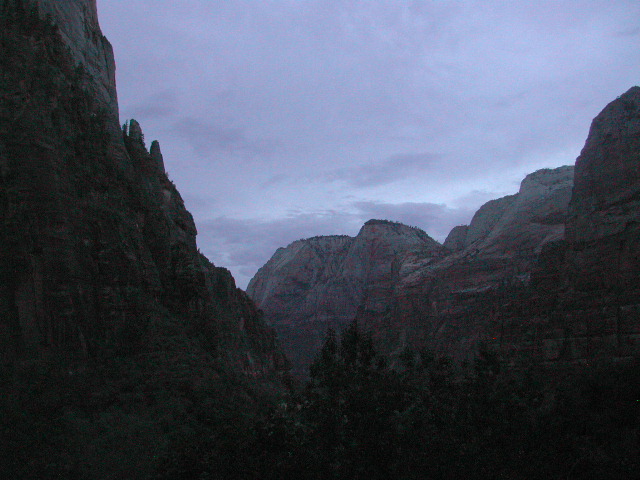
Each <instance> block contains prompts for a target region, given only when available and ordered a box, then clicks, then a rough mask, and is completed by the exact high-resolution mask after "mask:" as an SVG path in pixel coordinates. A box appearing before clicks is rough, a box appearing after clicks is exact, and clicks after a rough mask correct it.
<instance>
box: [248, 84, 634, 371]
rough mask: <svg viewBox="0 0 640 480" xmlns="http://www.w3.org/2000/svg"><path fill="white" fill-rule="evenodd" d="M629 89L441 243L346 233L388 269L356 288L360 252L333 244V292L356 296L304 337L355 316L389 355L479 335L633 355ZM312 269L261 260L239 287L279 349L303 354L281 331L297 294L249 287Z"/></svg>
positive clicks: (462, 353) (491, 342)
mask: <svg viewBox="0 0 640 480" xmlns="http://www.w3.org/2000/svg"><path fill="white" fill-rule="evenodd" d="M639 97H640V88H638V87H633V88H632V89H630V90H629V91H628V92H626V93H625V94H624V95H622V96H620V97H619V98H618V99H617V100H615V101H613V102H612V103H611V104H609V105H608V106H607V107H606V108H605V109H604V110H603V112H602V113H601V114H600V115H598V117H596V119H595V120H594V122H593V124H592V127H591V130H590V133H589V137H588V139H587V142H586V144H585V147H584V149H583V150H582V152H581V155H580V157H578V159H577V161H576V165H575V168H574V167H572V166H566V167H560V168H556V169H552V170H550V169H545V170H540V171H537V172H534V173H532V174H530V175H528V176H527V177H526V178H525V179H524V180H523V181H522V184H521V186H520V190H519V192H518V193H517V194H515V195H510V196H507V197H503V198H500V199H497V200H492V201H490V202H487V203H486V204H485V205H483V206H482V207H481V208H480V209H479V210H478V212H476V214H475V215H474V217H473V219H472V221H471V223H470V225H469V226H459V227H456V228H454V229H453V230H452V232H451V233H450V234H449V236H448V238H447V240H446V241H445V243H444V245H443V246H442V247H439V246H438V247H431V248H430V249H427V250H426V251H421V250H420V249H419V248H413V249H412V248H408V249H396V250H394V249H386V250H382V251H380V252H384V253H378V252H379V251H378V250H376V248H375V243H374V242H373V241H372V239H369V238H367V236H363V235H361V234H362V232H361V234H359V235H358V237H356V239H357V241H358V242H360V243H361V244H363V245H369V247H368V249H369V251H371V252H376V253H373V254H372V255H371V256H370V257H369V258H368V259H367V263H366V264H367V265H368V267H367V268H368V269H369V271H379V272H382V271H385V270H386V271H387V272H391V271H393V274H388V275H387V276H386V281H380V279H381V278H382V277H383V276H382V275H380V276H378V277H377V278H376V276H373V277H369V276H366V277H362V278H363V281H362V283H359V284H358V288H357V289H353V288H350V287H349V282H348V281H344V282H342V280H341V278H342V277H344V278H345V279H347V278H352V277H353V275H354V272H359V271H361V269H362V268H363V267H362V264H360V263H358V262H360V261H361V259H360V258H358V257H354V261H352V262H351V263H348V262H346V258H347V257H346V255H343V256H342V257H341V258H342V260H343V262H344V263H343V264H342V265H344V267H343V269H342V270H341V271H340V272H339V273H338V277H334V278H332V279H331V280H330V281H331V282H332V284H333V285H335V284H340V285H342V288H343V291H342V292H340V293H339V294H337V295H336V296H335V298H336V302H337V303H344V299H346V298H350V297H349V295H350V294H353V293H356V295H352V297H351V300H352V301H357V302H358V303H357V305H352V306H351V307H350V309H349V310H348V312H347V314H346V315H344V316H342V317H332V316H330V315H329V316H326V320H325V322H324V323H323V322H320V321H319V322H317V323H316V324H315V325H314V328H313V329H312V332H311V333H309V332H308V331H307V332H306V333H305V335H312V336H314V337H317V336H321V335H322V334H323V333H324V332H325V331H326V329H327V327H328V326H331V327H336V326H337V327H338V328H339V327H340V326H344V325H345V323H346V322H348V321H350V320H352V319H354V318H355V319H357V320H358V321H359V324H360V325H361V326H362V327H363V328H365V329H367V330H369V331H370V332H371V333H372V335H373V337H374V339H376V340H377V343H378V345H379V346H380V347H381V348H382V350H383V351H384V352H385V353H388V354H391V355H392V356H395V357H396V358H397V357H398V356H399V355H400V354H401V353H402V352H403V351H405V350H406V349H416V350H417V349H421V348H424V347H427V348H430V349H434V350H438V351H444V352H446V353H448V354H451V355H452V356H454V357H455V358H458V359H465V358H470V357H473V356H474V355H475V354H476V352H477V351H478V348H479V346H480V345H488V346H489V348H492V349H495V350H496V351H499V352H500V353H501V354H502V355H503V356H504V358H505V359H507V361H520V360H522V359H525V358H536V359H538V360H541V361H544V362H549V363H552V364H553V363H556V364H565V365H566V364H571V363H576V362H578V363H579V362H582V361H587V360H588V359H590V358H595V357H598V356H604V357H607V358H623V357H625V356H628V355H631V354H632V352H636V353H637V349H638V343H637V339H638V338H640V337H639V335H638V334H639V333H640V324H639V323H638V321H637V318H638V314H639V313H640V310H639V308H640V307H639V305H640V301H639V299H640V291H639V289H638V282H637V278H638V274H639V273H640V265H639V261H638V258H639V257H640V255H639V253H638V248H639V247H638V245H640V242H639V241H638V240H639V238H638V231H639V222H638V220H637V219H638V218H640V213H639V212H640V208H639V207H640V204H639V203H638V202H639V199H640V196H639V195H640V181H639V172H640V170H639V167H638V165H640V157H639V155H640V153H639V152H640V145H639V143H638V142H639V138H640V134H639V132H640V121H639V115H640V99H639ZM574 177H575V178H574ZM368 223H369V222H368ZM405 228H408V227H405ZM395 241H396V242H399V243H402V242H401V241H400V240H398V239H396V240H395ZM351 242H353V243H355V242H356V240H352V241H351ZM384 242H385V240H382V239H380V238H378V239H377V243H378V244H379V243H384ZM365 249H366V248H365ZM318 257H321V253H318ZM332 262H334V263H336V262H340V259H336V258H333V257H332ZM315 272H316V269H315V268H314V267H313V265H308V264H305V263H304V260H303V259H302V258H300V259H299V260H297V261H296V260H295V259H294V260H292V261H291V262H290V263H289V265H288V268H287V270H286V271H283V270H280V269H278V268H274V265H273V264H272V263H271V261H270V262H267V264H266V265H265V266H264V267H263V269H262V270H261V271H260V272H259V273H258V274H257V275H256V278H255V279H254V281H252V282H251V283H250V288H249V289H248V293H249V295H250V296H252V298H254V299H255V300H256V303H257V304H258V305H259V306H260V308H263V309H264V311H265V317H266V319H267V321H268V322H270V323H271V324H272V325H274V327H275V328H276V329H279V333H280V334H281V336H282V341H283V343H285V345H286V344H288V349H289V351H296V350H297V349H300V350H303V351H305V352H307V353H306V358H307V359H308V358H309V357H310V356H311V355H312V353H311V352H309V351H308V346H307V345H305V346H304V347H300V346H299V345H298V344H297V342H298V341H299V340H298V339H297V337H293V336H291V335H289V334H288V332H289V331H300V329H301V328H306V325H307V323H305V322H304V321H302V316H301V315H299V309H298V306H299V303H300V301H301V296H299V295H298V294H297V293H295V292H294V293H292V294H291V295H290V296H289V297H285V296H282V297H280V299H279V302H278V303H274V295H272V294H265V293H264V292H262V293H261V295H256V290H255V289H254V288H252V286H254V285H255V284H256V283H255V281H256V279H259V280H260V282H263V283H266V282H268V283H269V284H270V285H271V291H272V292H275V291H277V289H278V286H279V285H281V284H283V283H284V282H288V283H293V282H299V283H303V282H306V283H308V284H309V285H310V286H309V287H308V289H309V290H317V289H321V288H322V284H318V282H320V283H321V282H322V280H321V279H320V280H318V279H316V277H315ZM333 302H334V300H333V299H332V298H329V297H325V298H324V303H323V305H322V309H323V310H324V311H330V308H331V307H330V305H332V304H333ZM284 311H286V325H287V328H286V329H284V328H282V327H281V325H282V324H283V315H282V312H284ZM354 312H355V314H353V313H354ZM302 325H304V327H302ZM296 361H297V359H295V358H294V364H295V362H296ZM307 364H308V362H307V363H305V364H298V370H299V371H303V370H304V368H305V366H306V365H307Z"/></svg>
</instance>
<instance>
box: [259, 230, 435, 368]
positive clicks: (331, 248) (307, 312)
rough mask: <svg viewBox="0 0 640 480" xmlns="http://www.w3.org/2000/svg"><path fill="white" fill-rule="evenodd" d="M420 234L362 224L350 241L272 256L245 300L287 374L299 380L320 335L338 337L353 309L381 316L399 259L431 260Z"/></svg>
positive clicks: (299, 246)
mask: <svg viewBox="0 0 640 480" xmlns="http://www.w3.org/2000/svg"><path fill="white" fill-rule="evenodd" d="M441 251H442V247H441V246H440V245H439V244H438V243H437V242H436V241H435V240H433V239H431V238H430V237H429V236H428V235H427V234H425V233H424V232H423V231H422V230H419V229H417V228H412V227H407V226H406V225H402V224H399V223H395V222H388V221H384V220H370V221H368V222H367V223H366V224H365V225H364V226H363V227H362V229H361V230H360V232H359V233H358V235H357V236H356V237H354V238H352V237H347V236H337V237H336V236H328V237H314V238H311V239H307V240H299V241H296V242H293V243H292V244H291V245H289V246H288V247H287V248H284V249H282V248H281V249H278V251H276V253H275V254H274V255H273V257H272V258H271V259H270V260H269V261H268V262H267V263H266V264H265V265H264V267H262V268H261V269H260V270H259V271H258V273H257V274H256V276H255V277H254V278H253V279H252V280H251V282H249V286H248V288H247V293H248V294H249V296H250V297H251V298H252V299H253V300H254V301H255V302H256V303H257V304H258V306H259V307H260V308H261V309H262V310H263V311H264V313H265V318H266V319H268V321H269V323H270V324H271V325H273V326H274V328H275V329H276V331H277V332H278V336H279V338H280V339H281V341H282V344H283V347H284V349H285V352H286V353H287V355H288V356H289V358H290V359H291V361H292V364H293V366H294V372H295V373H298V374H304V371H305V369H306V367H307V366H308V365H309V363H310V362H311V360H312V358H313V356H314V354H315V352H316V351H317V349H318V348H319V347H320V345H321V344H322V341H323V339H324V337H325V335H326V332H327V329H328V328H334V329H341V328H343V327H345V326H346V325H347V324H348V323H349V322H350V321H351V320H353V319H354V318H355V316H356V314H357V311H358V309H366V310H371V311H381V310H385V309H386V308H387V307H386V303H385V302H384V301H381V298H386V297H388V296H389V295H391V292H392V291H393V290H394V288H395V284H396V283H397V280H398V276H399V274H400V266H401V265H402V259H403V258H405V257H407V256H411V255H419V256H421V257H426V256H428V255H438V254H440V252H441Z"/></svg>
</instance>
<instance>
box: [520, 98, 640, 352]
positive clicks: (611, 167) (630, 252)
mask: <svg viewBox="0 0 640 480" xmlns="http://www.w3.org/2000/svg"><path fill="white" fill-rule="evenodd" d="M639 219H640V88H639V87H633V88H631V89H630V90H629V91H627V92H626V93H624V94H623V95H621V96H620V97H618V98H617V99H616V100H614V101H613V102H611V103H610V104H609V105H607V106H606V107H605V108H604V109H603V110H602V112H601V113H600V114H599V115H598V116H597V117H596V118H595V119H594V120H593V122H592V124H591V129H590V131H589V136H588V138H587V141H586V143H585V146H584V148H583V149H582V152H581V153H580V156H579V157H578V159H577V160H576V172H575V186H574V190H573V196H572V198H571V203H570V208H569V217H568V220H567V223H566V229H567V235H566V241H565V242H562V243H559V244H556V245H551V246H550V247H551V248H549V249H548V250H546V251H545V252H544V255H543V258H542V259H541V260H542V261H541V265H540V268H539V269H537V270H536V271H535V272H534V280H535V282H536V286H537V287H538V288H537V289H536V293H535V294H534V295H532V297H533V298H536V299H538V300H540V299H544V300H546V301H545V302H541V301H538V303H539V304H540V305H542V306H543V308H538V310H537V314H538V318H539V319H540V321H541V326H540V327H539V330H542V332H544V333H543V334H542V335H538V336H539V337H540V336H543V337H544V338H543V339H542V340H541V341H540V342H538V343H537V344H536V343H532V344H531V348H534V349H536V351H537V352H539V354H540V355H543V356H544V358H545V359H547V360H549V361H558V360H560V361H563V360H571V361H584V360H587V359H589V358H594V357H598V356H604V357H607V358H611V357H619V358H624V357H627V356H630V355H633V354H637V352H638V351H639V350H640V322H639V321H638V319H639V318H640V282H638V278H640V221H639ZM545 287H546V288H547V289H548V290H551V293H552V294H551V295H549V293H547V292H548V290H547V292H545V291H544V290H543V289H544V288H545Z"/></svg>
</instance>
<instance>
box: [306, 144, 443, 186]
mask: <svg viewBox="0 0 640 480" xmlns="http://www.w3.org/2000/svg"><path fill="white" fill-rule="evenodd" d="M439 158H440V155H437V154H433V153H418V154H400V155H393V156H391V157H389V158H387V159H386V160H384V161H382V162H378V163H371V164H366V165H358V166H355V167H346V168H338V169H335V170H331V171H329V172H327V173H324V174H323V175H320V176H319V177H315V178H316V180H320V181H324V182H344V183H346V184H347V185H350V186H352V187H359V188H363V187H375V186H378V185H386V184H389V183H393V182H395V181H397V180H402V179H405V178H409V177H415V176H417V175H421V174H424V173H426V172H429V171H430V170H433V167H434V161H435V160H438V159H439Z"/></svg>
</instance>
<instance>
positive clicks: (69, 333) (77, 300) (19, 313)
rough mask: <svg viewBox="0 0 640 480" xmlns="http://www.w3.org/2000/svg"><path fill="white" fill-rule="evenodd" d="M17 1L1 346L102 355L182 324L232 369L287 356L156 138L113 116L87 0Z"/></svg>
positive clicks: (6, 66) (12, 4) (3, 109)
mask: <svg viewBox="0 0 640 480" xmlns="http://www.w3.org/2000/svg"><path fill="white" fill-rule="evenodd" d="M24 4H25V2H23V1H18V0H3V1H2V2H1V3H0V13H1V14H2V15H1V17H0V21H1V22H2V25H1V28H0V40H1V42H2V56H0V68H1V70H2V74H3V84H2V89H3V91H2V96H1V97H0V98H1V99H0V226H1V228H0V244H1V245H2V249H1V252H0V356H1V357H2V358H3V359H4V360H9V361H11V360H12V359H15V358H23V357H31V358H34V357H35V358H39V357H43V356H48V355H61V354H64V355H68V356H72V357H77V358H84V359H90V358H94V359H99V358H104V357H108V356H110V355H114V354H127V352H141V351H145V349H152V348H155V347H153V345H157V344H158V343H162V342H165V341H167V338H168V337H167V336H168V335H169V336H172V335H173V336H175V335H177V334H178V333H179V334H180V335H186V336H187V337H189V338H197V339H198V340H197V342H196V343H197V344H198V345H199V347H198V348H200V349H202V351H204V352H205V353H206V355H208V356H210V357H211V358H212V359H217V360H219V361H220V362H221V363H224V364H226V365H228V366H230V368H232V369H235V370H236V371H244V372H246V373H248V374H252V375H260V374H262V373H268V372H274V371H276V370H277V369H279V368H282V367H283V365H284V359H283V357H282V355H281V354H280V351H279V349H278V347H277V344H276V339H275V335H274V333H273V331H272V330H271V329H269V328H267V327H266V325H265V324H264V322H263V320H262V317H261V315H260V313H259V312H258V310H257V309H256V308H255V306H254V304H253V303H252V302H251V301H250V300H249V299H248V297H247V296H246V295H245V294H244V292H242V291H240V290H239V289H237V288H236V287H235V283H234V280H233V278H232V277H231V275H230V274H229V272H228V271H227V270H225V269H223V268H218V267H215V266H213V265H212V264H211V263H209V262H208V260H207V259H206V258H204V257H203V256H202V255H201V254H200V253H199V251H198V249H197V246H196V240H195V237H196V227H195V225H194V223H193V219H192V217H191V215H190V214H189V212H188V211H187V210H186V209H185V207H184V203H183V201H182V198H181V196H180V194H179V193H178V191H177V190H176V188H175V186H174V185H173V183H172V182H171V181H170V180H169V178H168V177H167V175H166V173H165V171H164V164H163V159H162V155H161V153H160V147H159V145H158V144H157V142H154V144H153V145H152V148H151V153H149V152H148V151H147V149H146V147H145V145H144V141H143V138H144V136H143V135H142V129H141V128H140V126H139V125H138V124H137V122H135V121H131V122H130V123H129V124H128V127H127V128H125V130H124V132H123V131H122V130H121V129H120V127H119V126H118V123H119V122H118V118H117V113H118V110H117V101H116V93H115V82H114V78H115V77H114V62H113V55H112V51H111V47H110V45H109V43H108V41H107V40H106V39H105V38H104V37H103V36H102V34H101V32H100V28H99V26H98V20H97V15H96V3H95V0H69V1H65V2H59V1H50V0H39V1H38V2H37V5H38V6H39V9H40V10H39V15H40V16H39V15H38V14H37V13H32V9H31V8H30V7H28V8H25V7H23V5H24ZM44 14H49V15H50V19H52V20H53V22H54V23H55V26H52V25H51V23H50V21H49V20H48V19H45V20H43V19H42V16H43V15H44ZM185 338H186V337H185Z"/></svg>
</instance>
